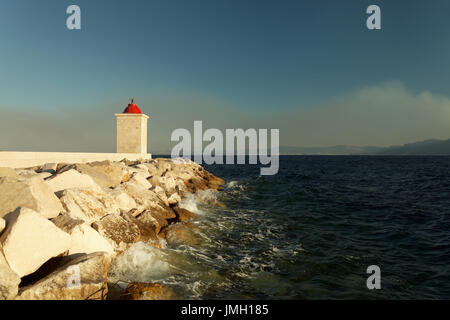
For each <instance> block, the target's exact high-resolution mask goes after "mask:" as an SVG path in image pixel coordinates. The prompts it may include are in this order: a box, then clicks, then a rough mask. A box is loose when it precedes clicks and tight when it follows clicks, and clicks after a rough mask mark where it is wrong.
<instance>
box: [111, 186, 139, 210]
mask: <svg viewBox="0 0 450 320" xmlns="http://www.w3.org/2000/svg"><path fill="white" fill-rule="evenodd" d="M106 192H107V193H108V194H109V195H110V196H111V197H112V198H113V199H114V200H115V202H116V204H117V205H118V207H119V209H120V211H121V212H129V211H131V210H133V209H136V207H137V204H136V201H134V199H133V198H132V197H130V196H129V195H128V194H127V193H125V192H124V191H122V190H120V189H109V190H106Z"/></svg>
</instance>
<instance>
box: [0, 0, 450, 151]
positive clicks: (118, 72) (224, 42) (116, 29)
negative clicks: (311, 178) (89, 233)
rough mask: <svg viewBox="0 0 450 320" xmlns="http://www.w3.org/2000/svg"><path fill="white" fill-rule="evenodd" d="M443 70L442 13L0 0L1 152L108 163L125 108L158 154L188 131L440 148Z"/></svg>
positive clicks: (449, 82) (347, 6)
mask: <svg viewBox="0 0 450 320" xmlns="http://www.w3.org/2000/svg"><path fill="white" fill-rule="evenodd" d="M71 4H76V5H78V6H79V7H80V8H81V30H68V29H67V27H66V19H67V17H68V14H67V13H66V9H67V7H68V6H69V5H71ZM371 4H377V5H378V6H379V7H380V8H381V30H368V29H367V27H366V19H367V18H368V16H369V15H368V14H366V8H367V7H368V6H369V5H371ZM449 57H450V2H448V1H445V0H442V1H439V0H430V1H415V0H408V1H406V0H403V1H402V0H397V1H373V0H371V1H365V0H341V1H331V0H330V1H324V0H314V1H312V0H309V1H302V0H296V1H287V0H279V1H275V0H273V1H268V0H128V1H118V0H109V1H106V0H95V1H92V0H89V1H88V0H71V1H65V0H41V1H34V0H1V1H0V150H14V151H84V152H114V151H115V117H114V114H115V113H118V112H122V111H123V109H125V107H126V106H127V104H128V103H129V99H130V98H131V97H134V98H135V102H136V103H137V104H138V106H139V107H140V108H141V110H142V111H143V112H144V113H146V114H148V115H149V116H150V121H149V129H148V140H149V146H148V149H149V152H152V153H155V154H157V153H167V152H170V149H171V147H172V146H174V145H175V144H176V143H175V142H171V141H170V136H171V133H172V131H173V130H174V129H176V128H187V129H189V130H191V131H193V122H194V120H202V121H203V127H204V128H205V129H206V128H219V129H221V130H224V129H225V128H243V129H248V128H255V129H280V145H282V146H303V147H308V146H332V145H355V146H367V145H377V146H388V145H398V144H404V143H409V142H414V141H419V140H424V139H431V138H437V139H447V138H450V72H449V71H450V58H449Z"/></svg>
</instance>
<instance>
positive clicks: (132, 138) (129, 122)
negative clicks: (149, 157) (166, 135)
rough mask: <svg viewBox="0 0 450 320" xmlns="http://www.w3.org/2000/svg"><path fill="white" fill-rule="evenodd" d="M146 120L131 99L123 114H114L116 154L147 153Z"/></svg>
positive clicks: (147, 117)
mask: <svg viewBox="0 0 450 320" xmlns="http://www.w3.org/2000/svg"><path fill="white" fill-rule="evenodd" d="M148 119H149V116H147V115H145V114H143V113H142V112H141V110H140V109H139V107H138V106H137V105H136V104H135V103H134V99H133V98H132V99H131V103H130V104H128V106H127V107H126V109H125V110H124V111H123V113H116V123H117V131H116V134H117V136H116V141H117V147H116V152H117V153H142V154H145V153H147V122H148Z"/></svg>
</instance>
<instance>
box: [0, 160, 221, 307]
mask: <svg viewBox="0 0 450 320" xmlns="http://www.w3.org/2000/svg"><path fill="white" fill-rule="evenodd" d="M223 184H224V181H223V180H222V179H220V178H218V177H216V176H214V175H213V174H211V173H209V172H207V171H206V170H205V169H204V168H203V167H201V166H200V165H198V164H196V163H195V162H192V161H188V160H172V159H154V160H144V161H128V160H122V161H120V162H110V161H104V162H92V163H87V164H67V163H60V164H54V163H49V164H45V165H43V166H39V167H33V168H27V169H12V168H0V299H19V300H20V299H27V300H28V299H106V298H125V299H141V298H151V299H172V298H175V295H174V293H173V292H171V290H170V288H167V287H164V286H162V285H160V284H157V283H130V284H129V285H128V286H127V287H126V288H125V289H118V287H117V286H114V284H112V283H109V282H108V271H109V267H110V265H111V262H112V261H113V259H116V258H117V257H120V255H121V254H122V253H124V252H125V251H126V250H127V249H128V248H129V247H130V246H131V245H132V244H133V243H136V242H139V241H141V242H145V243H148V244H150V245H153V246H155V247H159V246H161V243H162V242H164V241H165V239H166V238H168V237H171V238H173V237H177V235H178V234H180V235H181V236H180V237H178V238H179V239H177V240H179V241H184V239H183V231H182V230H183V228H189V224H190V220H191V219H195V214H194V213H192V212H190V211H188V210H186V209H183V208H181V207H180V206H179V203H180V202H181V201H182V199H183V198H185V197H186V196H188V195H190V194H193V193H196V192H198V191H200V190H207V189H212V190H215V191H218V190H221V186H222V185H223ZM180 230H181V232H180Z"/></svg>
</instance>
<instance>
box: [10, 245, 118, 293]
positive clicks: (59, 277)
mask: <svg viewBox="0 0 450 320" xmlns="http://www.w3.org/2000/svg"><path fill="white" fill-rule="evenodd" d="M64 261H65V262H64V263H62V265H61V266H60V267H58V268H56V270H54V271H53V272H51V273H50V274H49V275H47V276H46V277H44V278H43V279H41V280H39V281H37V282H35V283H33V284H31V285H28V286H26V287H24V288H21V289H20V291H19V295H18V297H17V298H16V299H18V300H104V299H105V298H106V294H107V292H108V286H107V273H108V269H109V265H110V263H111V257H110V256H109V255H106V254H104V253H99V252H96V253H91V254H88V255H86V254H82V255H73V256H68V257H65V260H64Z"/></svg>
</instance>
